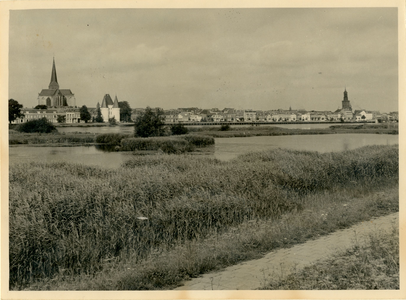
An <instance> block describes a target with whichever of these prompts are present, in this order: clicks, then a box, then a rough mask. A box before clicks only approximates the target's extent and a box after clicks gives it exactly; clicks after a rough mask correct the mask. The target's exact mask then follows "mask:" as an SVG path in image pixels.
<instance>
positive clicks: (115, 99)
mask: <svg viewBox="0 0 406 300" xmlns="http://www.w3.org/2000/svg"><path fill="white" fill-rule="evenodd" d="M113 108H118V99H117V95H116V97H115V98H114V104H113Z"/></svg>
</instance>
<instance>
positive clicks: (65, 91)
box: [60, 89, 73, 96]
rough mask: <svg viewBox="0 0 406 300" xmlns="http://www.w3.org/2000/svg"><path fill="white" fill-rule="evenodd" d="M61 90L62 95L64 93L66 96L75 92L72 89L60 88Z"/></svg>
mask: <svg viewBox="0 0 406 300" xmlns="http://www.w3.org/2000/svg"><path fill="white" fill-rule="evenodd" d="M60 91H61V93H62V95H64V96H70V95H72V96H73V93H72V91H71V90H70V89H60Z"/></svg>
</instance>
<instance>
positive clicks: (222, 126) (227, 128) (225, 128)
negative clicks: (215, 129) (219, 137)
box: [220, 124, 231, 131]
mask: <svg viewBox="0 0 406 300" xmlns="http://www.w3.org/2000/svg"><path fill="white" fill-rule="evenodd" d="M230 129H231V127H230V125H228V124H223V125H221V127H220V131H228V130H230Z"/></svg>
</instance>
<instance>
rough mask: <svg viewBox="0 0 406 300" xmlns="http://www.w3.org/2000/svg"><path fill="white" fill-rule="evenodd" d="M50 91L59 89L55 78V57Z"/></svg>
mask: <svg viewBox="0 0 406 300" xmlns="http://www.w3.org/2000/svg"><path fill="white" fill-rule="evenodd" d="M48 88H49V89H50V90H57V89H59V84H58V78H57V77H56V67H55V57H54V58H53V64H52V74H51V82H50V83H49V87H48Z"/></svg>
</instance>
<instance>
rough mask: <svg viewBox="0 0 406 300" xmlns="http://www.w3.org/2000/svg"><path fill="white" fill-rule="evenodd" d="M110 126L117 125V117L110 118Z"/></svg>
mask: <svg viewBox="0 0 406 300" xmlns="http://www.w3.org/2000/svg"><path fill="white" fill-rule="evenodd" d="M109 124H110V125H111V126H114V125H117V120H116V117H112V118H109Z"/></svg>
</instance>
